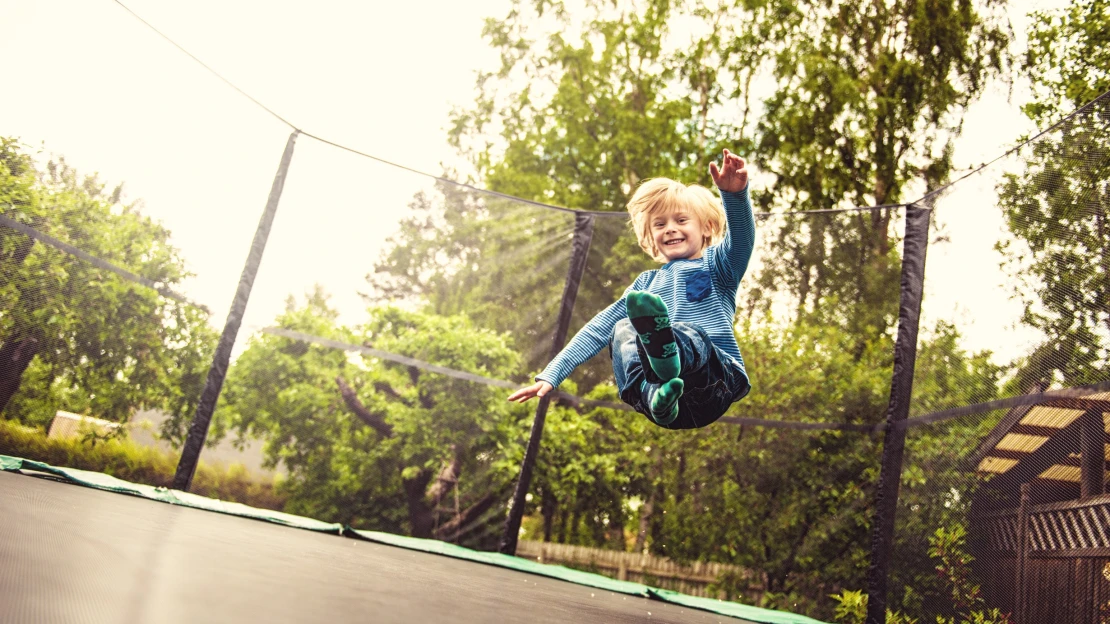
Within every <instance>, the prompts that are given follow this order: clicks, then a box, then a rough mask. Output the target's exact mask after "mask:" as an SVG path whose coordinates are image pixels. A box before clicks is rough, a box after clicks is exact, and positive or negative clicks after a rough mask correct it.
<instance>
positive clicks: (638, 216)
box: [628, 178, 726, 262]
mask: <svg viewBox="0 0 1110 624" xmlns="http://www.w3.org/2000/svg"><path fill="white" fill-rule="evenodd" d="M676 210H686V211H688V212H691V213H693V214H694V215H695V216H696V217H697V218H698V220H700V221H701V222H702V224H703V225H704V226H705V227H706V229H707V230H708V231H709V236H705V237H703V238H702V245H701V248H702V249H705V248H706V247H708V246H710V245H715V244H717V243H719V242H721V240H722V239H723V238H724V235H725V223H726V221H725V218H726V217H725V209H724V208H722V207H721V202H719V201H718V200H717V196H716V195H714V194H713V192H712V191H710V190H709V189H707V188H705V187H704V186H701V185H699V184H691V185H689V186H687V185H685V184H683V183H681V182H676V181H674V180H671V179H669V178H652V179H650V180H644V181H643V183H641V184H640V186H639V188H637V189H636V193H635V194H633V195H632V199H630V200H629V201H628V214H629V216H630V218H631V220H632V229H633V230H635V232H636V238H637V239H638V240H639V241H640V249H643V250H644V252H645V253H647V254H648V255H649V256H651V257H652V258H653V259H654V260H656V261H657V262H666V261H667V258H666V257H665V256H664V255H663V254H662V253H661V252H660V251H659V249H658V248H656V246H655V237H654V236H652V234H651V227H650V226H649V224H650V223H651V220H652V218H654V217H656V216H659V215H666V214H670V213H672V212H674V211H676Z"/></svg>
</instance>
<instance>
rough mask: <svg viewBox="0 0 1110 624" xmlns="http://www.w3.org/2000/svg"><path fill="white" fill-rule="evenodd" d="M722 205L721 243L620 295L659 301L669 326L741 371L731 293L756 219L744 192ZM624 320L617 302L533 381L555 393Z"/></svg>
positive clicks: (725, 195) (646, 275)
mask: <svg viewBox="0 0 1110 624" xmlns="http://www.w3.org/2000/svg"><path fill="white" fill-rule="evenodd" d="M721 200H722V202H723V203H724V207H725V215H726V217H727V219H728V232H727V233H726V234H725V238H724V240H722V241H721V242H720V243H718V244H716V245H712V246H710V247H707V248H706V249H705V252H704V253H703V254H702V257H701V258H698V259H696V260H672V261H671V262H668V263H667V264H664V265H663V266H662V267H660V268H658V269H655V270H652V271H645V272H643V273H641V274H640V276H639V277H637V278H636V281H634V282H633V283H632V285H631V286H629V287H628V289H626V290H625V291H624V294H625V295H627V294H628V293H629V292H630V291H633V290H641V291H643V290H646V291H647V292H650V293H654V294H656V295H659V297H660V298H661V299H663V303H665V304H666V305H667V311H668V312H670V317H671V322H672V323H674V322H682V323H690V324H692V325H697V326H698V327H701V328H702V329H703V330H704V331H705V332H706V333H707V334H708V335H709V338H710V339H711V340H712V341H713V344H714V345H716V346H717V348H719V349H720V350H722V351H724V352H725V353H727V354H728V355H729V356H731V357H732V358H734V359H735V364H736V365H737V366H738V367H739V368H740V370H741V371H744V358H743V357H742V356H741V355H740V347H739V345H737V344H736V335H735V334H733V332H732V323H733V319H734V317H735V316H736V289H737V287H738V286H739V284H740V278H742V277H743V276H744V273H745V272H746V271H747V270H748V262H749V261H750V260H751V257H752V249H753V248H754V247H755V217H754V215H753V214H752V205H751V200H750V199H749V197H748V189H747V188H745V189H744V190H742V191H740V192H739V193H729V192H727V191H721ZM627 315H628V310H627V309H626V308H625V304H624V297H621V298H620V299H618V300H617V301H615V302H614V303H613V304H612V305H610V306H609V307H607V308H605V309H604V310H602V311H601V312H599V313H598V314H597V316H595V317H594V318H593V319H591V320H590V322H589V323H586V326H585V327H583V328H582V330H581V331H579V332H578V333H577V334H575V336H574V338H573V339H572V340H571V341H570V344H568V345H567V346H566V347H565V348H564V349H563V350H562V351H560V352H559V355H557V356H555V359H553V360H551V363H549V364H548V365H547V368H545V369H544V370H543V372H541V373H540V374H539V375H537V376H536V380H537V381H546V382H548V383H550V384H551V385H552V386H554V387H556V388H557V387H559V384H561V383H563V380H564V379H566V378H567V377H568V376H570V374H571V372H573V371H574V369H575V368H577V367H578V366H579V365H581V364H582V363H583V362H585V361H586V360H588V359H590V358H592V357H593V356H594V355H596V354H597V353H598V352H599V351H601V350H602V349H604V348H605V347H606V346H608V345H609V340H610V338H611V337H612V335H613V327H614V326H615V325H616V324H617V322H618V321H620V320H621V319H623V318H626V317H627ZM746 374H747V373H746V372H745V375H746Z"/></svg>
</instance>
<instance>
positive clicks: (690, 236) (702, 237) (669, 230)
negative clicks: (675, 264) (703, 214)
mask: <svg viewBox="0 0 1110 624" xmlns="http://www.w3.org/2000/svg"><path fill="white" fill-rule="evenodd" d="M650 226H651V237H652V240H653V241H654V242H655V248H656V249H657V250H659V255H661V256H663V257H664V258H666V261H667V262H671V261H672V260H696V259H698V258H700V257H701V253H702V250H703V249H705V241H706V240H707V239H708V238H710V235H711V233H710V232H709V229H708V228H707V227H706V226H705V224H704V223H702V221H701V219H699V218H698V216H697V215H696V214H694V213H693V212H690V211H687V210H683V209H681V208H680V209H678V210H673V211H670V212H667V213H664V214H660V215H656V216H654V217H652V219H651V223H650Z"/></svg>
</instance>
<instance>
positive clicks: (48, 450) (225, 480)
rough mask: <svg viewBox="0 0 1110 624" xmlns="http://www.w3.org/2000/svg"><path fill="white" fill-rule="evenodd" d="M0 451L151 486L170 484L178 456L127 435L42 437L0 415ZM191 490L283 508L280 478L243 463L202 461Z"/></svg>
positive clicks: (209, 495)
mask: <svg viewBox="0 0 1110 624" xmlns="http://www.w3.org/2000/svg"><path fill="white" fill-rule="evenodd" d="M0 454H3V455H10V456H13V457H22V458H24V459H30V460H34V461H39V462H43V463H47V464H50V465H52V466H59V467H64V468H77V469H79V470H91V471H94V472H103V473H104V474H109V475H112V476H113V477H116V478H119V479H123V480H124V481H130V482H132V483H143V484H146V485H152V486H155V487H171V486H172V485H173V475H174V471H175V470H176V469H177V460H178V455H177V454H176V453H169V452H166V451H162V450H159V449H156V448H152V447H147V446H140V445H138V444H136V443H134V442H132V441H130V440H128V439H126V438H124V439H111V440H107V441H102V442H99V443H90V442H89V441H86V440H82V439H80V438H47V437H46V434H45V432H44V431H43V430H42V429H40V428H38V427H27V426H24V425H20V424H19V423H17V422H15V421H10V420H0ZM190 491H191V492H192V493H193V494H198V495H200V496H208V497H210V498H217V499H219V500H225V501H233V502H236V503H243V504H244V505H250V506H251V507H259V508H262V509H273V510H275V511H283V510H284V508H285V498H286V496H285V494H284V493H283V492H282V481H281V479H280V478H274V479H272V480H266V479H260V478H259V477H258V476H257V475H252V474H251V473H250V472H248V471H247V469H246V468H245V467H243V465H242V464H232V465H230V466H214V465H211V464H209V463H207V462H204V461H201V462H200V464H199V465H198V466H197V472H196V475H195V476H194V478H193V483H192V487H191V488H190Z"/></svg>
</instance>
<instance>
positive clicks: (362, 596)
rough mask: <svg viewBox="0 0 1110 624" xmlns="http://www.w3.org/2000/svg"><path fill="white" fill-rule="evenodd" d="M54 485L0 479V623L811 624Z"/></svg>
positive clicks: (9, 475) (51, 478)
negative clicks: (706, 607)
mask: <svg viewBox="0 0 1110 624" xmlns="http://www.w3.org/2000/svg"><path fill="white" fill-rule="evenodd" d="M28 463H30V462H28ZM40 466H41V465H40ZM13 467H14V466H12V465H10V464H9V465H8V466H6V469H8V470H12V468H13ZM23 468H24V470H26V468H27V466H23ZM73 472H80V471H73ZM84 474H86V475H89V474H96V473H84ZM58 475H62V478H64V475H65V471H64V470H58V471H57V474H54V475H49V474H46V473H39V472H37V471H36V472H30V473H24V474H19V473H13V472H0V528H2V533H0V535H2V538H0V560H3V561H4V565H3V566H2V567H0V596H4V600H2V601H0V621H4V622H123V623H132V622H248V621H267V622H313V621H327V622H362V621H373V622H434V621H442V622H525V621H526V622H536V623H543V622H644V621H652V622H674V623H676V624H677V623H687V622H691V623H692V622H755V621H760V622H784V623H785V622H798V623H804V622H815V620H811V619H809V618H806V617H804V616H797V615H793V614H788V613H782V612H774V611H767V610H763V609H754V608H753V607H743V608H748V609H754V610H755V611H756V612H763V614H764V615H765V617H760V618H758V620H749V619H742V618H735V617H729V616H726V615H721V614H718V613H712V612H709V611H704V610H700V609H695V608H690V607H688V606H684V605H679V604H667V603H665V602H661V601H658V600H649V599H647V598H642V597H637V596H630V595H622V594H620V593H617V592H615V591H610V590H606V589H601V588H598V587H590V586H584V585H580V584H577V583H572V582H567V581H563V580H558V579H555V578H547V577H544V576H540V575H537V574H529V573H527V572H523V571H518V570H512V569H506V568H504V567H498V566H496V565H485V564H482V563H477V562H473V561H465V560H461V559H458V558H454V557H449V556H442V555H437V554H432V553H429V552H419V551H415V550H412V549H409V548H401V547H397V546H391V545H385V544H380V543H373V542H371V541H366V540H363V539H345V538H342V537H339V536H337V535H334V534H332V535H328V534H326V533H324V532H322V529H317V530H303V529H304V528H310V529H311V528H314V527H313V526H312V525H307V526H305V527H303V528H293V527H289V526H280V525H279V524H275V523H273V522H261V521H258V520H255V519H251V518H247V517H238V516H237V515H230V514H228V513H213V512H212V511H206V510H203V509H195V508H190V507H187V506H183V505H176V504H165V503H163V502H158V501H154V500H145V499H144V498H141V497H139V496H129V495H121V494H117V493H113V492H108V491H102V489H101V488H99V486H98V488H97V489H94V488H92V487H81V486H80V485H73V484H71V483H64V482H61V479H60V478H59V476H58ZM36 476H38V477H46V478H36ZM99 476H101V477H104V478H105V479H107V480H111V477H106V476H104V475H99ZM118 483H125V482H118ZM138 487H143V486H138ZM150 489H151V490H154V488H150ZM161 491H162V492H166V491H165V490H161ZM213 503H216V501H213ZM216 504H218V503H216ZM243 509H247V510H249V509H250V508H247V507H243ZM257 511H258V512H259V513H260V514H267V513H269V512H264V511H262V510H257ZM291 518H292V517H291ZM305 520H306V522H309V523H311V522H315V521H310V520H307V519H305ZM318 524H319V526H320V527H326V526H327V525H326V524H325V523H318ZM395 537H396V536H395ZM397 539H399V540H406V539H411V538H402V537H397ZM419 541H422V540H419ZM445 546H446V547H450V545H445ZM460 550H462V549H460ZM476 554H477V555H483V554H486V553H476ZM495 556H500V555H495ZM521 561H524V560H521ZM526 563H530V562H526ZM534 565H540V564H534ZM572 574H583V573H577V572H572ZM584 576H596V575H584ZM597 579H598V580H599V582H600V583H601V584H602V585H604V584H605V582H612V583H620V581H611V579H604V578H603V577H597ZM630 585H631V584H630ZM695 600H696V599H695ZM720 604H721V605H722V606H727V605H729V603H720ZM735 606H737V607H742V605H735Z"/></svg>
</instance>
